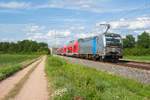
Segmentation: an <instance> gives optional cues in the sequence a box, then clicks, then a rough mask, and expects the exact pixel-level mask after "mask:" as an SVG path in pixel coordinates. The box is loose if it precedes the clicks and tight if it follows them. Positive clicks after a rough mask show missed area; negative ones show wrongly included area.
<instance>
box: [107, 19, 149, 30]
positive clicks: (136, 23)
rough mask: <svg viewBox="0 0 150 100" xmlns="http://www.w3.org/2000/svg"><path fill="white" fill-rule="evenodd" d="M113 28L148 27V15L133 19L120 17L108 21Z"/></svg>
mask: <svg viewBox="0 0 150 100" xmlns="http://www.w3.org/2000/svg"><path fill="white" fill-rule="evenodd" d="M109 23H110V25H111V26H112V28H113V29H119V28H122V27H123V28H125V29H132V30H134V29H142V28H149V27H150V17H137V18H136V19H133V20H125V19H123V18H122V19H120V20H119V21H111V22H109Z"/></svg>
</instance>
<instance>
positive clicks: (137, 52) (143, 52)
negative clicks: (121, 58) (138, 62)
mask: <svg viewBox="0 0 150 100" xmlns="http://www.w3.org/2000/svg"><path fill="white" fill-rule="evenodd" d="M123 54H124V55H125V56H148V55H150V49H143V48H141V49H140V48H132V49H129V48H126V49H123Z"/></svg>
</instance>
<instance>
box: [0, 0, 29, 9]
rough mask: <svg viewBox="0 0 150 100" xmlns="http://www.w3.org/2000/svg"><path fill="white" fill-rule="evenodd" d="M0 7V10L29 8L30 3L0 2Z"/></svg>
mask: <svg viewBox="0 0 150 100" xmlns="http://www.w3.org/2000/svg"><path fill="white" fill-rule="evenodd" d="M0 7H1V8H29V7H30V3H27V2H16V1H11V2H0Z"/></svg>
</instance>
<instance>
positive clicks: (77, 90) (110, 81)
mask: <svg viewBox="0 0 150 100" xmlns="http://www.w3.org/2000/svg"><path fill="white" fill-rule="evenodd" d="M46 73H47V77H48V80H49V87H50V88H49V89H50V90H49V91H50V93H51V98H52V99H53V100H77V98H78V99H79V98H81V99H86V100H144V99H145V98H150V95H149V93H150V86H143V84H141V83H138V82H136V81H134V80H131V79H125V78H121V77H119V76H115V75H111V74H108V73H104V72H101V71H97V70H96V69H92V68H87V67H84V66H81V65H76V64H70V63H68V62H67V61H65V60H63V59H61V58H58V57H50V56H49V57H48V59H47V61H46ZM64 88H65V89H66V90H67V91H65V92H60V91H61V90H63V89H64Z"/></svg>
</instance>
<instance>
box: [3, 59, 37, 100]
mask: <svg viewBox="0 0 150 100" xmlns="http://www.w3.org/2000/svg"><path fill="white" fill-rule="evenodd" d="M39 61H40V60H38V61H36V62H34V63H32V64H31V65H29V66H28V67H26V68H24V69H23V70H21V71H19V72H17V73H15V74H14V75H12V76H10V77H8V78H7V79H5V80H3V81H1V82H0V100H1V99H2V98H3V97H4V96H5V95H6V94H8V92H9V91H10V90H11V89H12V88H13V87H14V86H15V84H17V83H18V82H19V81H20V79H22V78H23V77H24V75H25V74H26V73H27V72H28V71H29V70H30V69H31V68H32V67H33V66H34V65H36V64H37V63H38V62H39Z"/></svg>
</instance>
